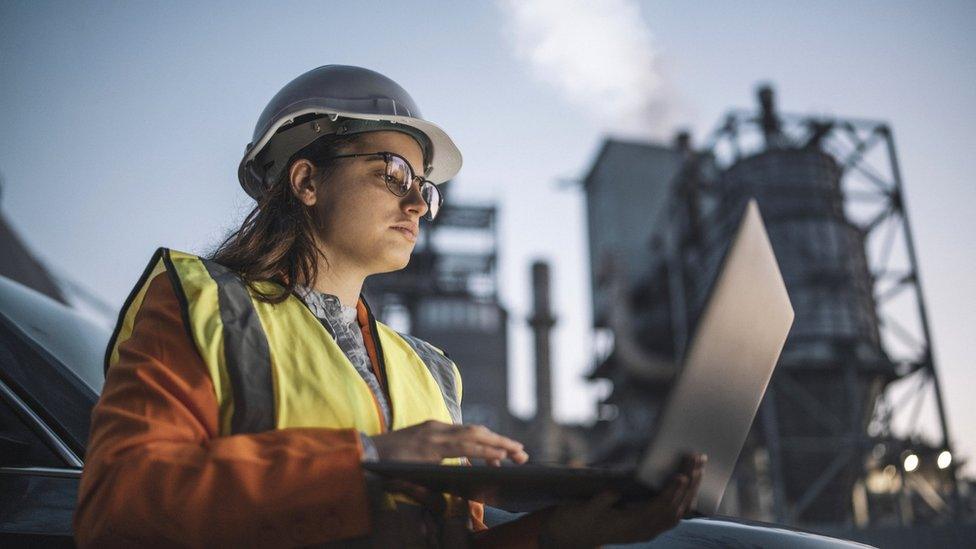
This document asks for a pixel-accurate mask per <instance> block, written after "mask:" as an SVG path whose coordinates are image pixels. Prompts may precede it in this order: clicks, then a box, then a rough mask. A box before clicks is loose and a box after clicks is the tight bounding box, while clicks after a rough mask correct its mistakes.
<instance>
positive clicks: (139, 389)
mask: <svg viewBox="0 0 976 549" xmlns="http://www.w3.org/2000/svg"><path fill="white" fill-rule="evenodd" d="M217 418H218V407H217V399H216V396H215V393H214V387H213V383H212V381H211V380H210V375H209V374H208V372H207V368H206V366H205V364H204V362H203V359H202V358H201V357H200V355H199V354H198V353H197V350H196V348H195V346H194V344H193V342H192V340H191V339H190V336H189V334H188V331H187V329H186V326H185V324H184V320H183V317H182V315H181V310H180V306H179V302H178V301H177V297H176V294H175V292H174V291H173V286H172V285H171V283H170V281H169V278H168V277H167V276H165V275H164V276H158V275H157V276H156V277H155V279H153V281H152V282H151V283H150V285H149V288H148V290H147V293H146V297H145V299H144V301H143V304H142V306H141V308H140V310H139V312H138V314H137V316H136V319H135V326H134V330H133V333H132V336H131V338H130V339H128V340H127V341H125V342H124V343H123V344H122V345H121V346H120V347H119V361H118V363H116V364H115V365H113V366H112V368H110V369H109V371H108V373H107V377H106V380H105V386H104V389H103V391H102V395H101V398H100V399H99V401H98V403H97V404H96V405H95V408H94V410H93V411H92V430H91V436H90V437H89V443H88V450H87V455H86V456H85V469H84V473H83V474H82V478H81V486H80V489H79V495H78V505H77V509H76V511H75V516H74V529H75V539H76V542H77V543H78V545H79V546H80V547H107V546H130V545H133V544H136V543H139V544H140V545H149V546H161V545H165V546H173V545H189V546H204V545H219V546H242V547H243V546H247V547H255V546H274V547H281V546H302V545H312V544H316V543H323V542H327V541H331V540H339V539H343V538H351V537H358V536H363V535H366V534H367V533H368V531H369V520H370V519H369V507H368V503H367V496H366V482H365V476H364V473H363V469H362V467H361V465H360V460H361V457H362V447H361V442H360V439H359V434H358V432H357V431H356V430H355V429H325V428H293V429H279V430H273V431H267V432H263V433H256V434H242V435H232V436H218V419H217ZM469 508H470V515H471V519H472V524H473V528H474V530H475V533H474V534H473V537H472V542H473V544H474V545H475V546H482V547H514V546H524V547H534V546H535V545H536V538H537V536H538V531H539V527H540V524H541V520H542V519H541V515H540V514H534V515H529V516H527V517H523V518H522V519H519V520H517V521H514V522H511V523H508V524H504V525H501V526H498V527H495V528H491V529H486V527H485V525H484V523H483V521H482V519H483V512H484V508H483V506H482V504H480V503H477V502H471V503H470V504H469Z"/></svg>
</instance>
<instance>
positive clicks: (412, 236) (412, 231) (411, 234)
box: [390, 225, 418, 242]
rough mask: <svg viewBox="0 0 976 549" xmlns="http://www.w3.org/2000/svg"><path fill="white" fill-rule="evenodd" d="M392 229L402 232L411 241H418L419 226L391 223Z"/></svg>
mask: <svg viewBox="0 0 976 549" xmlns="http://www.w3.org/2000/svg"><path fill="white" fill-rule="evenodd" d="M390 228H391V229H393V230H394V231H397V232H398V233H400V234H402V235H403V236H404V237H405V238H406V239H407V240H409V241H410V242H416V241H417V232H418V231H417V228H416V227H412V226H410V225H391V226H390Z"/></svg>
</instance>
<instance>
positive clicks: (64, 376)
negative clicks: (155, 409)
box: [0, 314, 98, 457]
mask: <svg viewBox="0 0 976 549" xmlns="http://www.w3.org/2000/svg"><path fill="white" fill-rule="evenodd" d="M0 381H2V382H3V383H4V385H5V386H7V387H8V388H9V390H10V391H11V392H12V393H13V394H14V395H16V398H18V399H20V400H22V401H23V402H24V405H25V406H27V407H29V408H30V410H31V411H32V412H33V413H34V414H36V415H37V416H38V417H39V418H40V419H41V420H42V421H43V422H44V424H45V425H47V426H48V427H50V428H51V430H52V431H54V433H55V434H56V435H57V436H58V437H59V438H60V439H61V440H62V441H63V442H64V443H65V444H67V446H68V448H70V449H71V451H72V452H74V453H75V455H76V456H79V457H80V456H82V455H83V454H84V450H85V444H86V442H87V439H88V430H89V428H90V425H91V411H92V408H93V407H94V406H95V402H96V400H97V399H98V395H97V394H96V393H95V391H93V390H92V389H91V387H89V386H88V385H87V384H86V383H84V382H83V381H82V380H81V379H80V378H79V377H78V376H76V375H74V374H73V373H71V372H70V371H69V370H68V369H67V368H66V367H65V366H64V365H63V364H61V362H60V361H59V360H58V359H57V358H55V357H54V356H53V355H52V354H51V353H48V352H47V351H46V350H45V349H44V348H43V347H41V346H39V345H38V344H37V343H35V342H34V340H33V339H31V338H30V337H28V336H27V335H26V334H25V333H24V331H23V330H21V329H20V328H19V327H18V326H16V325H14V324H13V323H11V322H10V321H9V320H8V319H7V317H6V316H4V315H3V314H0Z"/></svg>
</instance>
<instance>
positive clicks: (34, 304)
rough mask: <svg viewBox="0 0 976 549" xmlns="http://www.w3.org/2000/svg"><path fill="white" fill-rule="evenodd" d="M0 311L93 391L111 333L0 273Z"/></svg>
mask: <svg viewBox="0 0 976 549" xmlns="http://www.w3.org/2000/svg"><path fill="white" fill-rule="evenodd" d="M0 314H2V315H3V316H4V317H6V318H7V319H8V320H10V321H11V322H12V323H13V324H14V325H15V326H16V327H17V328H19V329H20V330H21V331H22V332H23V333H24V334H25V335H26V336H27V337H29V338H30V339H31V340H32V342H33V343H35V344H36V345H39V346H40V347H42V348H43V349H44V350H46V351H47V352H48V353H50V354H51V355H52V356H54V357H55V358H56V359H58V361H60V362H61V363H62V364H64V365H65V366H66V367H67V368H68V369H69V370H71V372H72V373H74V374H75V375H76V376H77V377H78V378H79V379H80V380H81V381H82V382H83V383H84V384H85V385H87V386H88V387H89V388H91V389H92V391H94V392H95V393H96V394H100V393H101V392H102V385H103V384H104V381H105V379H104V373H103V369H102V365H103V362H104V358H105V346H106V345H108V340H109V337H110V336H111V333H109V331H108V330H107V329H105V328H104V327H102V326H99V325H98V324H96V323H94V322H92V321H91V320H89V319H88V318H86V317H85V316H84V315H82V314H80V313H79V312H77V311H75V310H74V309H72V308H70V307H67V306H65V305H62V304H61V303H58V302H57V301H55V300H53V299H51V298H49V297H47V296H45V295H44V294H41V293H39V292H37V291H35V290H32V289H30V288H28V287H26V286H24V285H23V284H20V283H18V282H15V281H13V280H10V279H9V278H6V277H3V276H0Z"/></svg>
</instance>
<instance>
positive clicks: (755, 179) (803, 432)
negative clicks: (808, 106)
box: [672, 88, 958, 526]
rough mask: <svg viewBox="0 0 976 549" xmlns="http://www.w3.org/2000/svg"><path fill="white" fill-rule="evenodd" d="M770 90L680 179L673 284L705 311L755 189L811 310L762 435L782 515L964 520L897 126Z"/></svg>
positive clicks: (791, 284) (801, 323)
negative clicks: (787, 101) (828, 110)
mask: <svg viewBox="0 0 976 549" xmlns="http://www.w3.org/2000/svg"><path fill="white" fill-rule="evenodd" d="M759 99H760V107H761V108H760V111H759V112H758V113H755V112H746V111H733V112H731V113H729V114H728V115H727V117H726V118H725V120H724V121H723V123H722V124H721V125H720V127H719V128H718V129H717V130H716V131H715V132H714V134H713V135H712V136H711V137H710V139H709V141H708V143H707V144H706V146H705V147H704V151H703V152H699V153H689V154H688V156H687V157H688V158H689V165H688V166H686V169H685V170H683V173H682V175H681V177H679V179H678V180H677V182H676V184H675V190H676V195H675V196H676V202H677V203H679V204H681V205H682V206H681V207H678V208H674V209H673V210H672V211H673V212H675V213H676V215H678V216H680V217H681V218H682V219H681V220H673V224H672V227H680V229H679V231H678V233H677V234H678V235H680V236H679V237H678V240H677V242H676V245H675V246H674V248H673V252H675V253H676V254H677V255H676V259H674V260H673V262H672V264H680V266H681V268H682V270H683V273H684V275H685V276H684V277H682V278H681V280H682V281H684V283H685V287H684V288H679V287H675V286H676V285H675V286H673V287H672V293H676V292H680V293H681V294H682V295H680V296H673V298H674V299H679V300H687V302H688V306H687V307H686V309H687V310H688V311H689V313H688V318H689V320H693V319H694V316H695V314H696V312H697V311H699V310H700V305H701V303H702V300H703V299H704V297H705V296H704V295H702V294H703V291H704V289H705V288H707V283H704V282H702V279H704V280H708V279H709V277H712V276H714V270H715V269H716V268H717V258H719V257H721V255H720V254H719V253H716V252H714V249H715V248H721V246H722V245H723V243H724V242H727V239H728V236H729V235H730V230H731V227H733V225H734V221H735V220H736V219H737V215H736V212H737V211H739V208H738V205H739V204H741V203H743V202H744V201H745V200H746V199H747V198H748V197H749V196H755V197H756V198H757V199H758V201H759V204H760V208H761V209H762V211H763V215H764V218H765V221H766V223H767V226H768V230H769V233H770V239H771V241H772V242H773V247H774V250H776V253H777V256H778V258H779V261H780V266H781V269H782V270H783V273H784V277H785V279H786V280H787V287H788V288H789V291H790V294H791V298H792V299H793V301H794V307H795V309H796V311H797V319H796V322H795V324H794V329H793V331H792V332H791V335H790V338H789V340H788V342H787V345H786V348H785V349H784V352H783V356H782V357H781V360H780V365H779V367H778V369H777V373H776V375H775V376H774V379H773V383H772V384H771V385H770V389H769V390H768V391H767V396H766V400H765V401H764V403H763V406H762V409H761V411H760V417H759V418H758V422H757V425H756V428H757V430H758V433H757V435H758V437H757V442H758V446H757V447H755V448H754V449H753V450H758V451H761V452H764V453H765V459H764V460H761V461H763V462H764V467H763V468H764V469H766V471H764V473H765V474H766V475H767V476H768V481H769V482H768V485H769V486H770V487H771V489H772V501H771V503H772V506H771V510H772V512H773V516H774V518H775V519H776V520H777V521H781V522H786V523H794V524H796V523H803V524H837V523H851V524H855V525H859V526H864V525H867V524H873V523H878V522H885V521H891V520H896V521H898V522H901V523H911V522H930V521H936V522H937V521H940V520H944V519H946V518H949V517H951V516H952V514H953V512H954V510H955V509H957V505H956V503H957V495H958V486H957V481H956V474H955V464H953V463H946V461H948V460H947V459H946V456H947V455H948V456H951V455H952V453H951V452H952V448H951V442H950V438H949V431H948V426H947V420H946V414H945V407H944V404H943V401H942V394H941V390H940V388H939V383H938V376H937V370H936V366H935V359H934V356H933V352H932V345H931V333H930V329H929V322H928V316H927V311H926V307H925V300H924V298H923V294H922V288H921V284H920V281H919V269H918V260H917V256H916V253H915V247H914V240H913V236H912V232H911V226H910V223H909V218H908V215H907V212H906V210H905V201H904V193H903V185H902V179H901V173H900V169H899V166H898V160H897V155H896V150H895V143H894V137H893V135H892V132H891V129H890V128H889V127H888V125H887V124H885V123H884V122H879V121H871V120H858V119H841V118H835V117H816V116H798V115H781V114H778V113H776V111H775V110H774V107H773V97H772V91H771V90H770V89H769V88H762V89H760V91H759ZM704 166H707V169H703V167H704ZM709 173H712V174H718V175H717V177H714V176H709V175H708V174H709ZM689 212H692V213H691V214H689ZM689 325H691V323H690V322H689V323H688V324H687V325H686V327H687V326H689ZM675 332H676V334H678V335H677V336H676V337H678V338H682V337H683V334H685V333H687V330H682V329H678V330H675ZM683 343H684V341H683V340H680V341H677V342H676V346H677V348H681V347H680V346H681V345H683ZM906 385H908V386H909V387H910V388H911V390H909V391H905V390H904V386H906ZM902 399H905V400H902ZM926 406H927V407H928V411H929V412H930V414H929V417H925V415H924V414H922V413H921V412H922V410H923V409H924V408H925V407H926ZM925 419H928V420H929V421H928V422H927V423H926V422H925V421H924V420H925ZM926 437H927V438H926ZM945 452H948V454H944V453H945ZM912 456H914V457H912ZM937 456H939V457H937ZM950 459H951V458H950ZM923 464H924V467H922V466H921V465H923ZM906 469H907V470H906ZM885 480H887V482H885Z"/></svg>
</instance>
